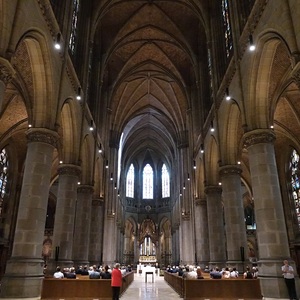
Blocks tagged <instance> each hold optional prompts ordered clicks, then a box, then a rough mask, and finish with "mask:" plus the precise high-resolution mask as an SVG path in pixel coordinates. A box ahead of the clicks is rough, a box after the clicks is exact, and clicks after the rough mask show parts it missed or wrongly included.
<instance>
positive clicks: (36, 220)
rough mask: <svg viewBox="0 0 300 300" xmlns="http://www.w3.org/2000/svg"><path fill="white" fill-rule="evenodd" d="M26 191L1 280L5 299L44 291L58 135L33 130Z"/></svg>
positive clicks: (27, 296) (25, 169)
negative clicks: (45, 247) (44, 251)
mask: <svg viewBox="0 0 300 300" xmlns="http://www.w3.org/2000/svg"><path fill="white" fill-rule="evenodd" d="M27 138H28V147H27V153H26V159H25V168H24V176H23V182H22V190H21V195H20V202H19V208H18V219H17V224H16V230H15V236H14V244H13V251H12V256H11V259H10V260H9V261H8V262H7V265H6V273H5V275H4V277H3V278H2V282H1V297H2V298H6V297H7V298H30V297H38V296H40V294H41V287H42V279H43V277H44V276H43V264H44V262H43V259H42V256H41V254H42V247H43V239H44V231H45V222H46V214H47V205H48V196H49V188H50V179H51V166H52V159H53V150H54V148H55V147H56V145H57V142H58V138H59V136H58V134H57V133H56V132H54V131H51V130H49V129H43V128H39V129H35V128H32V129H29V130H28V131H27Z"/></svg>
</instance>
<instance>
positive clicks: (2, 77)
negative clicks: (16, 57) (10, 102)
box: [0, 57, 15, 113]
mask: <svg viewBox="0 0 300 300" xmlns="http://www.w3.org/2000/svg"><path fill="white" fill-rule="evenodd" d="M14 75H15V70H14V68H13V67H12V65H11V64H10V62H9V61H8V60H6V59H4V58H2V57H0V113H1V111H2V106H3V101H4V93H5V88H6V85H7V84H8V83H9V82H10V81H11V80H12V78H13V76H14Z"/></svg>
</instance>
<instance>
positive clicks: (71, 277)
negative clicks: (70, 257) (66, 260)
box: [65, 267, 76, 279]
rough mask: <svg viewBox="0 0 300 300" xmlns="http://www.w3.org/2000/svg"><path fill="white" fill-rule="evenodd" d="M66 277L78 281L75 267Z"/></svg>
mask: <svg viewBox="0 0 300 300" xmlns="http://www.w3.org/2000/svg"><path fill="white" fill-rule="evenodd" d="M65 277H66V278H69V279H76V274H75V268H74V267H72V268H70V270H69V272H68V273H66V276H65Z"/></svg>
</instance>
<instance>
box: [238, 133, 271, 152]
mask: <svg viewBox="0 0 300 300" xmlns="http://www.w3.org/2000/svg"><path fill="white" fill-rule="evenodd" d="M275 139H276V135H275V133H274V131H273V130H271V129H256V130H252V131H249V132H246V133H245V134H244V136H243V144H244V147H245V148H249V147H250V146H253V145H255V144H260V143H273V142H274V140H275Z"/></svg>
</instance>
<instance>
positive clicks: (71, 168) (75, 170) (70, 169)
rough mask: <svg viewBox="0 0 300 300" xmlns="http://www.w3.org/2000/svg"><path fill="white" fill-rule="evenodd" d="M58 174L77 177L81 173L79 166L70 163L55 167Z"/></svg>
mask: <svg viewBox="0 0 300 300" xmlns="http://www.w3.org/2000/svg"><path fill="white" fill-rule="evenodd" d="M57 172H58V174H59V175H71V176H77V177H79V176H80V174H81V167H80V166H77V165H72V164H61V165H59V166H58V168H57Z"/></svg>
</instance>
